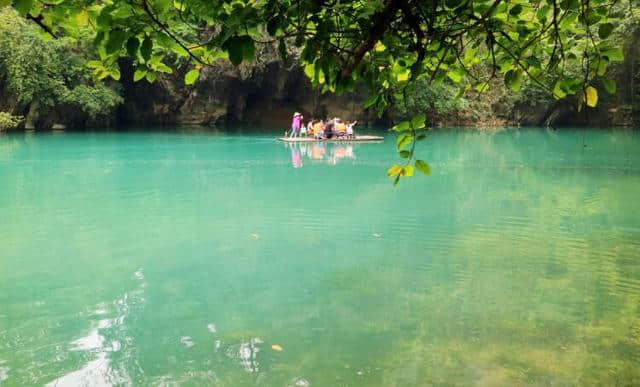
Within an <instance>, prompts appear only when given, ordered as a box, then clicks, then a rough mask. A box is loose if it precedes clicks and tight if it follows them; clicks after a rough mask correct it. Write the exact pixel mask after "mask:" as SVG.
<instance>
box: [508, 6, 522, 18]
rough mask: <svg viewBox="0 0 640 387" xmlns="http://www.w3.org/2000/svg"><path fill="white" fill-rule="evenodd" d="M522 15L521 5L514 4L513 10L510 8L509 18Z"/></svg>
mask: <svg viewBox="0 0 640 387" xmlns="http://www.w3.org/2000/svg"><path fill="white" fill-rule="evenodd" d="M521 13H522V4H516V5H515V6H514V7H513V8H511V10H510V11H509V15H511V16H518V15H520V14H521Z"/></svg>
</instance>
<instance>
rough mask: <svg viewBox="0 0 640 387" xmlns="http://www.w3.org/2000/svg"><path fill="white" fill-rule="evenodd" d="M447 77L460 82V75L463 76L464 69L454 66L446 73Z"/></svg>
mask: <svg viewBox="0 0 640 387" xmlns="http://www.w3.org/2000/svg"><path fill="white" fill-rule="evenodd" d="M447 76H448V77H449V79H451V80H452V81H453V82H455V83H460V81H461V80H462V77H464V70H463V69H461V68H454V69H453V70H451V71H449V72H448V73H447Z"/></svg>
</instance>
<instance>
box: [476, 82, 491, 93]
mask: <svg viewBox="0 0 640 387" xmlns="http://www.w3.org/2000/svg"><path fill="white" fill-rule="evenodd" d="M487 90H489V83H488V82H485V81H483V82H480V83H478V84H477V85H476V91H477V92H478V93H484V92H485V91H487Z"/></svg>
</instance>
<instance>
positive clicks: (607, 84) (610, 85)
mask: <svg viewBox="0 0 640 387" xmlns="http://www.w3.org/2000/svg"><path fill="white" fill-rule="evenodd" d="M602 84H603V86H604V89H605V90H606V91H607V93H609V94H615V93H616V83H615V81H613V80H612V79H607V78H603V79H602Z"/></svg>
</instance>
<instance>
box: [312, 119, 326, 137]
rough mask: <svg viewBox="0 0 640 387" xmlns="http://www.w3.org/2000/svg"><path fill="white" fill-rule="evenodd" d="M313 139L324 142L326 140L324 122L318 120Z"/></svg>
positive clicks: (314, 126) (314, 125)
mask: <svg viewBox="0 0 640 387" xmlns="http://www.w3.org/2000/svg"><path fill="white" fill-rule="evenodd" d="M313 137H314V138H315V139H316V140H322V139H323V138H324V121H322V120H318V121H316V123H315V124H313Z"/></svg>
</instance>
